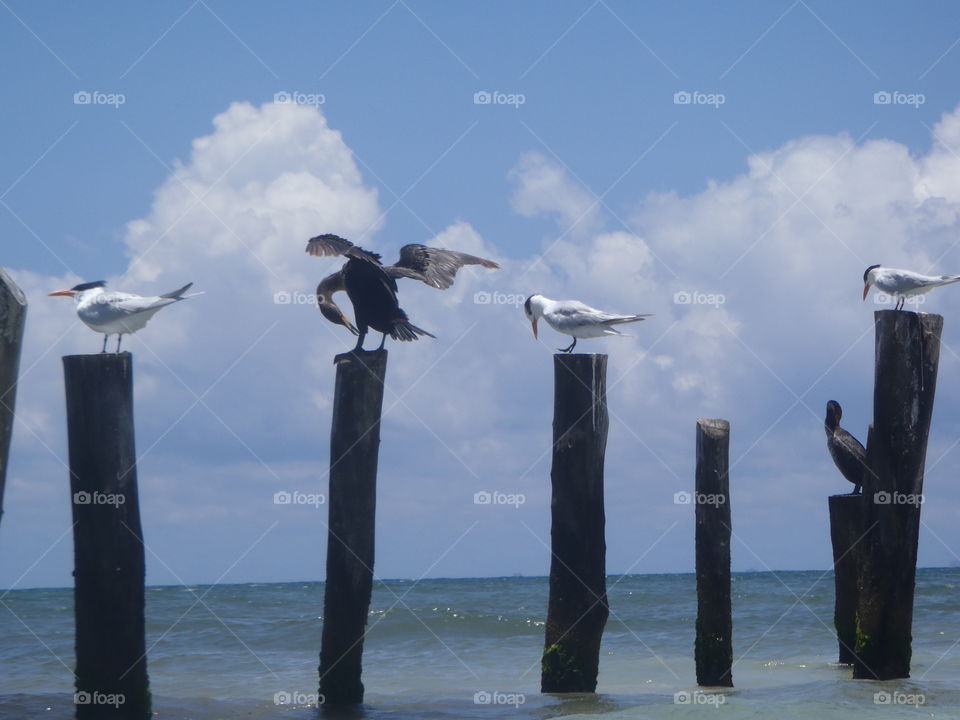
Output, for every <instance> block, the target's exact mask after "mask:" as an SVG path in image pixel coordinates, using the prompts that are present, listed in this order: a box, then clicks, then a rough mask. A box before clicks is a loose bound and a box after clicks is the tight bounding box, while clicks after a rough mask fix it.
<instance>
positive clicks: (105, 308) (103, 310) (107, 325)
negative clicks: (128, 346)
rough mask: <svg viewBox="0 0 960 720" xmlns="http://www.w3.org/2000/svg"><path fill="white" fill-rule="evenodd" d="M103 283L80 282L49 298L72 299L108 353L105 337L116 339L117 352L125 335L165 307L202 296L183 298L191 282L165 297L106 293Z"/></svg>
mask: <svg viewBox="0 0 960 720" xmlns="http://www.w3.org/2000/svg"><path fill="white" fill-rule="evenodd" d="M106 284H107V283H106V282H104V281H103V280H98V281H96V282H89V283H82V284H80V285H75V286H74V287H72V288H70V289H69V290H57V291H56V292H52V293H50V295H49V296H50V297H72V298H73V299H74V300H75V301H76V304H77V315H78V316H79V318H80V319H81V320H83V322H84V323H85V324H86V325H87V327H89V328H90V329H91V330H94V331H95V332H99V333H103V349H102V350H101V352H106V351H107V338H109V337H110V336H111V335H114V334H115V335H116V336H117V352H120V342H121V341H122V340H123V336H124V335H128V334H131V333H135V332H136V331H137V330H140V329H142V328H143V326H144V325H146V324H147V322H148V321H149V320H150V318H152V317H153V316H154V315H156V314H157V312H159V311H160V310H162V309H163V308H165V307H166V306H167V305H172V304H173V303H175V302H179V301H180V300H186V299H187V298H192V297H196V296H197V295H203V293H193V294H192V295H184V293H185V292H186V291H187V290H189V289H190V288H191V287H192V286H193V283H187V284H186V285H184V286H183V287H182V288H180V289H179V290H174V291H173V292H169V293H167V294H165V295H155V296H143V295H134V294H132V293H124V292H107V291H106V290H105V289H104V288H105V287H106Z"/></svg>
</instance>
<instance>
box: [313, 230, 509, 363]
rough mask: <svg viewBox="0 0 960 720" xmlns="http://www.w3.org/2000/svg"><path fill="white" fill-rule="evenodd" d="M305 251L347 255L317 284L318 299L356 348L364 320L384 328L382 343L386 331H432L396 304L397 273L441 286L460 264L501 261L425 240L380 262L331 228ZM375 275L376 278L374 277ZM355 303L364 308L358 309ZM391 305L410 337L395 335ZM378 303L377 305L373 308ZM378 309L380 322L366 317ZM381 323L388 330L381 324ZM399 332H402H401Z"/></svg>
mask: <svg viewBox="0 0 960 720" xmlns="http://www.w3.org/2000/svg"><path fill="white" fill-rule="evenodd" d="M307 253H308V254H310V255H316V256H320V257H330V256H336V255H344V256H346V257H347V264H346V265H344V266H343V267H342V268H341V269H340V270H338V271H337V272H335V273H333V274H332V275H329V276H327V277H325V278H324V279H323V280H321V281H320V284H319V285H317V305H318V306H319V307H320V312H321V313H323V316H324V317H325V318H326V319H327V320H329V321H330V322H332V323H334V324H336V325H343V326H344V327H346V328H347V329H348V330H349V331H350V332H352V333H353V334H354V335H358V336H359V339H358V341H357V347H356V349H358V350H359V349H362V347H363V335H365V334H366V327H365V325H369V326H370V327H372V328H373V329H375V330H378V331H379V332H382V333H384V337H383V341H382V342H381V343H380V347H381V348H382V347H383V343H384V342H385V341H386V336H387V335H390V336H391V337H393V338H394V339H396V340H416V339H417V334H421V335H429V336H430V337H434V336H433V335H431V334H430V333H428V332H426V331H423V330H420V329H419V328H417V327H415V326H413V325H409V323H408V322H407V316H406V313H404V312H403V310H400V308H399V304H398V303H397V299H396V293H397V285H396V280H397V278H412V279H414V280H420V281H421V282H423V283H425V284H427V285H429V286H431V287H434V288H437V289H439V290H445V289H447V288H448V287H450V286H451V285H453V281H454V278H455V276H456V274H457V271H458V270H459V269H460V268H462V267H463V266H464V265H482V266H483V267H486V268H492V269H496V268H499V267H500V266H499V265H497V263H495V262H493V261H492V260H486V259H485V258H481V257H477V256H475V255H468V254H467V253H462V252H458V251H456V250H444V249H443V248H432V247H427V246H426V245H404V246H403V247H402V248H400V259H399V260H398V261H397V262H396V263H395V264H393V265H382V264H381V263H380V256H379V255H377V254H376V253H372V252H368V251H366V250H363V249H362V248H359V247H357V246H356V245H354V244H353V243H351V242H350V241H349V240H345V239H344V238H342V237H339V236H337V235H331V234H327V235H318V236H317V237H314V238H311V239H310V241H309V242H308V243H307ZM359 262H366V263H368V264H371V265H373V266H375V267H376V268H377V272H376V273H371V272H370V269H369V268H364V267H362V266H360V265H359V264H358V263H359ZM351 268H352V269H351ZM351 276H352V279H351ZM364 277H366V278H367V280H366V281H363V282H362V281H361V280H362V278H364ZM374 278H376V282H375V281H374ZM364 282H366V284H364ZM381 285H383V286H385V287H386V288H387V289H388V290H390V294H391V295H392V299H391V298H388V297H387V294H385V293H384V292H383V290H382V288H381V287H380V286H381ZM351 288H352V290H351ZM344 290H345V291H346V293H347V296H348V297H349V298H350V302H351V303H352V304H353V309H354V315H355V320H356V323H357V325H358V326H360V329H359V330H358V329H357V328H356V327H354V326H353V324H351V322H350V321H349V320H348V319H347V317H346V315H344V313H343V311H342V310H341V309H340V308H339V307H338V306H337V304H336V303H335V302H334V301H333V294H334V293H337V292H340V291H344ZM374 296H379V298H380V299H379V300H377V299H375V298H374ZM358 304H359V305H362V306H364V307H365V308H366V309H365V310H364V311H363V312H361V310H360V309H359V308H358ZM394 305H395V306H396V310H398V311H399V312H400V313H401V314H402V316H403V317H402V321H403V322H406V323H407V325H408V326H409V327H410V328H412V329H413V330H414V334H413V336H412V337H401V336H397V335H394V333H393V332H392V330H391V328H392V327H393V325H392V323H393V322H394V320H395V319H396V318H397V317H399V316H395V315H394V310H393V306H394ZM378 308H380V309H379V310H378ZM378 312H379V315H380V317H379V322H380V326H379V327H378V326H377V325H376V324H374V322H372V321H371V318H376V317H377V316H378ZM361 316H362V317H361ZM391 318H394V320H391ZM384 327H385V328H387V330H384V329H383V328H384ZM400 334H401V335H403V333H402V332H401V333H400Z"/></svg>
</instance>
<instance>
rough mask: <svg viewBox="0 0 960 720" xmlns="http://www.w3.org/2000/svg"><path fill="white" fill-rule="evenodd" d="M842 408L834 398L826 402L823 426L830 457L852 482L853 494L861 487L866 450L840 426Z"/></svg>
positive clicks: (865, 465) (865, 469)
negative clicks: (825, 415)
mask: <svg viewBox="0 0 960 720" xmlns="http://www.w3.org/2000/svg"><path fill="white" fill-rule="evenodd" d="M842 416H843V409H842V408H841V407H840V403H838V402H837V401H836V400H830V401H828V402H827V417H826V419H825V420H824V421H823V428H824V430H826V432H827V448H828V449H829V450H830V457H832V458H833V462H834V464H836V466H837V469H838V470H839V471H840V472H841V474H842V475H843V476H844V477H845V478H846V479H847V480H849V481H850V482H852V483H853V493H851V494H853V495H859V494H860V492H861V491H862V489H863V478H864V476H865V475H866V473H867V451H866V450H865V449H864V447H863V445H861V444H860V441H859V440H857V439H856V438H855V437H854V436H853V435H851V434H850V433H848V432H847V431H846V430H844V429H843V428H842V427H840V418H841V417H842Z"/></svg>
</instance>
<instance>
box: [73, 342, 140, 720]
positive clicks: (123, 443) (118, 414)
mask: <svg viewBox="0 0 960 720" xmlns="http://www.w3.org/2000/svg"><path fill="white" fill-rule="evenodd" d="M63 370H64V380H65V385H66V395H67V434H68V444H69V450H70V493H71V499H72V501H73V502H72V508H73V522H74V527H73V543H74V573H73V574H74V587H75V589H74V610H75V615H76V652H77V666H76V695H75V696H74V699H75V701H76V703H77V706H76V707H77V718H79V719H80V720H85V719H88V718H89V719H91V720H92V719H97V720H100V719H101V718H124V720H143V719H144V718H149V717H151V713H150V691H149V688H148V682H147V658H146V643H145V628H144V547H143V533H142V530H141V527H140V505H139V500H138V493H137V467H136V457H137V456H136V449H135V447H134V429H133V361H132V356H131V355H130V353H126V352H125V353H120V354H106V353H104V354H99V355H68V356H66V357H64V358H63Z"/></svg>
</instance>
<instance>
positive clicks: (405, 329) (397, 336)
mask: <svg viewBox="0 0 960 720" xmlns="http://www.w3.org/2000/svg"><path fill="white" fill-rule="evenodd" d="M418 335H426V336H427V337H432V338H434V339H436V337H437V336H436V335H433V334H432V333H428V332H427V331H426V330H423V329H422V328H418V327H417V326H416V325H414V324H412V323H411V322H410V321H409V320H407V319H406V318H397V319H396V320H394V322H393V331H392V332H391V333H390V337H392V338H393V339H394V340H399V341H401V342H410V341H411V340H417V339H418V337H417V336H418Z"/></svg>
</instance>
